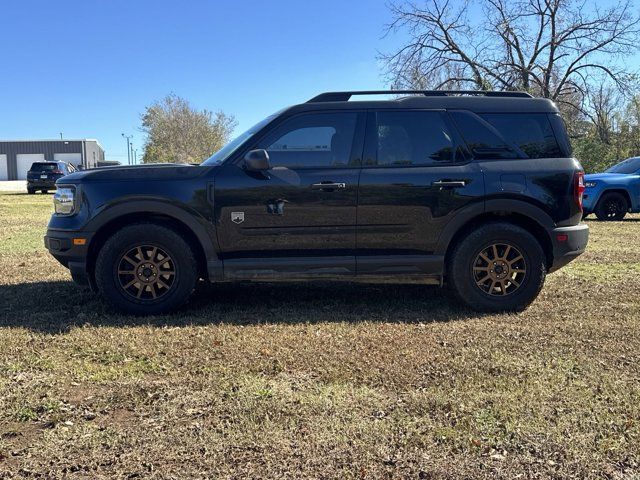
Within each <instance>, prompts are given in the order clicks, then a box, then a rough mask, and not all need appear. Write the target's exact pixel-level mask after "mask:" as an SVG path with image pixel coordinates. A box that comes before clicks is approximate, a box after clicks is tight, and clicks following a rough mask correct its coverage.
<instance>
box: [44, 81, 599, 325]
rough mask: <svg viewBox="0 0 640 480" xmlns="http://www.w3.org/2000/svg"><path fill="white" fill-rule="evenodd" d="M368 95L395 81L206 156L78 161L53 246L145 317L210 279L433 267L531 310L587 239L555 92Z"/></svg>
mask: <svg viewBox="0 0 640 480" xmlns="http://www.w3.org/2000/svg"><path fill="white" fill-rule="evenodd" d="M364 93H366V94H370V95H373V94H380V93H384V94H389V93H390V92H333V93H324V94H321V95H319V96H317V97H315V98H313V99H311V100H309V101H308V102H307V103H304V104H301V105H296V106H294V107H290V108H287V109H285V110H282V111H280V112H278V113H277V114H275V115H273V116H270V117H268V118H266V119H265V120H263V121H262V122H260V123H258V124H257V125H256V126H254V127H253V128H251V129H249V131H247V132H246V133H244V134H242V135H240V136H239V137H238V138H237V139H235V140H234V141H232V142H231V143H229V144H228V145H227V146H225V147H224V148H222V149H221V150H220V151H218V152H217V153H215V154H214V155H213V156H212V157H211V158H209V159H208V160H207V161H205V162H204V163H202V164H201V165H199V166H190V165H172V164H165V165H144V166H136V167H115V168H101V169H96V170H88V171H83V172H78V173H75V174H72V175H69V176H68V177H65V178H64V179H62V180H60V181H58V192H57V193H56V196H55V198H54V204H55V214H54V215H53V216H52V218H51V221H50V223H49V229H48V232H47V236H46V237H45V244H46V246H47V248H48V249H49V251H50V252H51V253H52V254H53V255H54V256H55V257H56V258H57V259H58V260H59V261H60V262H61V263H62V264H63V265H65V266H66V267H67V268H69V269H70V270H71V275H72V277H73V279H74V280H75V281H76V282H78V283H81V284H82V283H84V284H87V283H88V284H89V285H90V286H91V287H92V288H93V289H94V290H97V291H99V292H100V293H101V294H102V295H103V296H104V298H106V299H107V300H108V301H109V302H110V303H111V304H112V305H114V306H115V307H117V308H118V309H120V310H124V311H127V312H132V313H138V314H150V313H159V312H164V311H166V310H169V309H172V308H176V307H178V306H180V305H181V304H183V303H184V302H185V301H186V300H187V299H188V297H189V295H190V294H191V292H192V291H193V289H194V286H195V284H196V282H197V281H198V279H199V278H203V279H205V280H208V281H210V282H219V281H225V280H266V281H273V280H298V279H355V278H356V277H357V278H359V279H372V278H374V277H382V278H385V279H395V280H402V281H410V280H418V281H420V282H423V283H425V284H426V283H433V284H440V285H442V284H444V283H446V284H448V285H450V286H451V287H452V288H453V290H454V291H455V292H456V293H457V294H458V296H459V298H460V300H461V301H462V302H464V303H466V304H467V305H469V306H471V307H473V308H476V309H479V310H512V311H514V310H516V311H517V310H522V309H524V308H525V307H526V306H527V305H528V304H529V303H530V302H532V301H533V300H534V299H535V298H536V296H537V295H538V293H539V292H540V289H541V288H542V285H543V283H544V279H545V275H546V273H547V272H552V271H554V270H556V269H558V268H560V267H562V266H563V265H565V264H566V263H568V262H569V261H571V260H572V259H574V258H576V256H578V255H580V254H581V253H582V252H584V249H585V247H586V244H587V239H588V227H587V226H586V225H584V224H581V223H580V222H581V218H582V193H583V189H584V186H583V171H582V168H581V166H580V164H579V163H578V162H577V161H576V160H575V159H573V158H572V157H571V147H570V144H569V140H568V138H567V134H566V132H565V127H564V124H563V121H562V119H561V117H560V115H559V113H558V109H557V108H556V106H555V105H554V104H553V103H552V102H551V101H549V100H546V99H539V98H532V97H530V96H529V95H528V94H525V93H517V92H515V93H501V92H442V91H435V92H429V91H406V92H392V93H394V94H396V95H398V96H397V97H396V98H395V99H393V100H385V101H377V100H366V101H349V99H350V98H351V97H352V96H354V95H357V94H364ZM400 94H403V95H405V94H406V96H402V97H400V96H399V95H400Z"/></svg>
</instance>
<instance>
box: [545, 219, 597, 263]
mask: <svg viewBox="0 0 640 480" xmlns="http://www.w3.org/2000/svg"><path fill="white" fill-rule="evenodd" d="M549 236H550V238H551V243H552V244H553V262H552V265H551V268H550V269H549V272H554V271H556V270H558V269H559V268H562V267H564V266H565V265H566V264H567V263H569V262H571V261H572V260H575V259H576V258H577V257H579V256H580V255H582V254H583V253H584V251H585V250H586V248H587V243H588V242H589V226H588V225H586V224H584V223H581V224H579V225H574V226H571V227H558V228H553V229H551V230H550V231H549Z"/></svg>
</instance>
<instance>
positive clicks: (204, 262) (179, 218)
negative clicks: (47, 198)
mask: <svg viewBox="0 0 640 480" xmlns="http://www.w3.org/2000/svg"><path fill="white" fill-rule="evenodd" d="M136 223H155V224H158V225H162V226H165V227H167V228H171V229H172V230H174V231H176V232H177V233H179V234H181V235H182V236H183V237H184V238H185V240H186V241H187V242H188V243H189V245H190V246H191V247H192V249H193V251H194V254H195V255H196V260H197V263H198V274H199V275H200V276H201V277H202V278H206V279H210V278H211V270H212V269H211V265H212V264H217V263H218V256H217V251H216V248H215V247H216V245H215V237H214V238H212V237H211V235H210V234H209V233H208V232H207V230H206V229H205V227H204V226H203V225H202V224H200V223H199V222H198V221H197V220H196V219H195V218H194V217H193V215H192V214H190V213H189V212H186V211H183V210H181V209H179V208H178V207H175V206H173V205H167V204H164V203H162V202H141V203H140V204H137V205H131V204H130V203H126V204H124V205H121V206H117V207H112V208H109V209H108V210H106V211H105V212H103V213H102V214H101V215H98V216H97V217H95V218H94V219H93V220H92V221H91V222H90V224H89V225H88V227H90V229H91V231H93V232H94V234H93V236H92V238H91V242H90V243H89V246H88V251H87V266H86V269H87V272H88V274H89V278H90V279H91V281H93V279H94V274H95V262H96V257H97V255H98V252H99V251H100V249H101V248H102V246H103V245H104V243H105V242H106V241H107V239H108V238H109V237H110V236H111V234H113V232H114V231H117V230H119V229H121V228H123V227H126V226H128V225H134V224H136Z"/></svg>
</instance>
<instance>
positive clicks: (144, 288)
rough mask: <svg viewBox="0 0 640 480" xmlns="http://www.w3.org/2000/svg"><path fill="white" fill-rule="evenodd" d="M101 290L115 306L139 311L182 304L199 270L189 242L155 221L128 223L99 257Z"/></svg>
mask: <svg viewBox="0 0 640 480" xmlns="http://www.w3.org/2000/svg"><path fill="white" fill-rule="evenodd" d="M95 276H96V283H97V285H98V289H99V290H100V292H101V293H102V295H103V296H104V298H106V299H107V301H108V302H109V303H110V304H111V305H113V306H114V307H115V308H116V309H117V310H120V311H123V312H126V313H133V314H137V315H146V314H158V313H164V312H166V311H169V310H173V309H175V308H178V307H179V306H181V305H182V304H183V303H185V302H186V301H187V299H188V298H189V295H191V292H192V291H193V289H194V288H195V284H196V281H197V279H198V269H197V265H196V260H195V256H194V254H193V251H192V249H191V247H190V246H189V244H188V242H187V241H186V240H185V239H184V238H183V237H182V236H181V235H179V234H178V233H176V232H175V231H173V230H171V229H169V228H166V227H163V226H161V225H157V224H152V223H140V224H136V225H130V226H128V227H124V228H123V229H121V230H120V231H118V232H117V233H116V234H114V235H113V236H112V237H111V238H109V239H108V240H107V241H106V242H105V244H104V246H103V247H102V249H101V250H100V252H99V253H98V258H97V259H96V269H95Z"/></svg>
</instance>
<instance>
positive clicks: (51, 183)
mask: <svg viewBox="0 0 640 480" xmlns="http://www.w3.org/2000/svg"><path fill="white" fill-rule="evenodd" d="M27 187H31V188H47V189H49V190H55V188H56V181H55V179H54V180H27Z"/></svg>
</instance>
